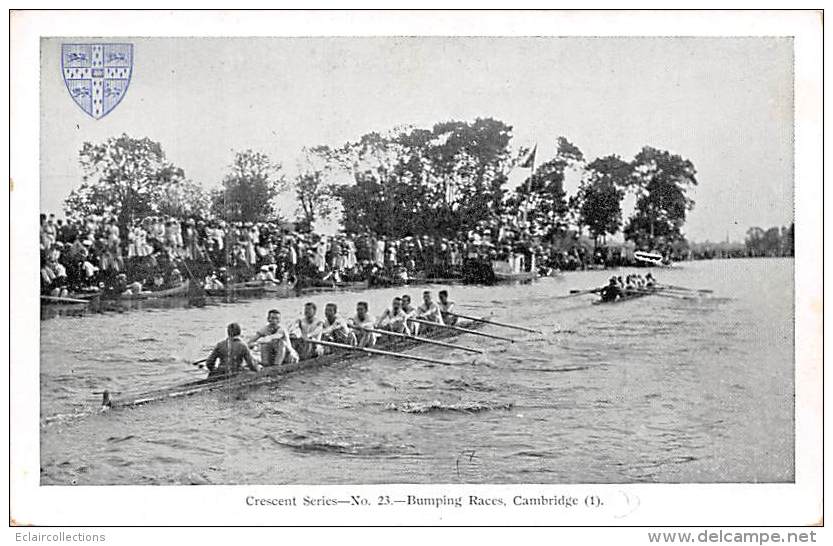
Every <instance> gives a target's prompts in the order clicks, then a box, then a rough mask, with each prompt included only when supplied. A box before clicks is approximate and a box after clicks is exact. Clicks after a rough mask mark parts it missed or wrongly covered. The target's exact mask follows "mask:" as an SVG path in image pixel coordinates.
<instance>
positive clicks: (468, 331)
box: [408, 318, 515, 343]
mask: <svg viewBox="0 0 833 546" xmlns="http://www.w3.org/2000/svg"><path fill="white" fill-rule="evenodd" d="M408 320H409V321H411V322H418V323H419V324H426V325H428V326H432V327H434V328H445V329H447V330H454V331H455V332H461V333H464V334H474V335H476V336H483V337H489V338H492V339H499V340H501V341H508V342H510V343H515V340H514V339H512V338H508V337H503V336H496V335H494V334H487V333H485V332H478V331H477V330H469V329H468V328H460V327H459V326H451V325H450V324H440V323H439V322H430V321H428V320H422V319H417V318H409V319H408Z"/></svg>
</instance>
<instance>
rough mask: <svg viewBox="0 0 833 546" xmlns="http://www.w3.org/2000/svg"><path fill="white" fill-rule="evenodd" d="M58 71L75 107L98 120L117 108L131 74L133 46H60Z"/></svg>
mask: <svg viewBox="0 0 833 546" xmlns="http://www.w3.org/2000/svg"><path fill="white" fill-rule="evenodd" d="M61 69H62V71H63V74H64V83H66V84H67V90H69V94H70V96H71V97H72V100H74V101H75V103H76V104H78V106H80V107H81V109H82V110H84V111H85V112H86V113H87V114H89V115H90V116H92V117H93V118H95V119H101V118H103V117H104V116H106V115H107V114H109V113H110V112H112V111H113V109H114V108H115V107H116V106H118V105H119V103H120V102H121V100H122V99H123V98H124V95H125V93H127V86H128V85H130V75H131V73H132V72H133V44H62V45H61Z"/></svg>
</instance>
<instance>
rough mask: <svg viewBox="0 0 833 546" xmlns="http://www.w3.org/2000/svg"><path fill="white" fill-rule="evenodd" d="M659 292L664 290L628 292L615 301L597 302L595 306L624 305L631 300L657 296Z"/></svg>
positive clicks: (648, 289)
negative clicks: (652, 295)
mask: <svg viewBox="0 0 833 546" xmlns="http://www.w3.org/2000/svg"><path fill="white" fill-rule="evenodd" d="M657 292H662V288H640V289H638V290H635V291H631V292H626V293H625V294H624V295H623V296H622V297H619V298H616V299H615V300H610V301H603V300H596V301H594V302H593V305H606V304H609V303H622V302H625V301H629V300H636V299H639V298H644V297H645V296H650V295H651V294H656V293H657Z"/></svg>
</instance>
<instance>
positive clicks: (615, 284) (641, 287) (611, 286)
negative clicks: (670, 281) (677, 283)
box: [599, 273, 657, 301]
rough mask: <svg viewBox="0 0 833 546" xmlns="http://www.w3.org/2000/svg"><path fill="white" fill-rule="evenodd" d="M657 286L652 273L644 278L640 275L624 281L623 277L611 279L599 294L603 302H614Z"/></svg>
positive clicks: (630, 276)
mask: <svg viewBox="0 0 833 546" xmlns="http://www.w3.org/2000/svg"><path fill="white" fill-rule="evenodd" d="M656 284H657V282H656V279H654V276H653V275H651V274H650V273H648V274H647V275H645V276H644V277H643V276H642V275H638V274H633V275H628V276H626V277H625V278H624V280H623V279H622V277H621V276H619V277H611V278H610V282H609V283H608V285H607V286H605V287H604V288H602V289H601V290H600V291H599V294H600V295H601V297H602V301H614V300H616V299H618V298H624V297H626V296H630V295H633V294H636V293H639V292H644V291H645V290H651V289H653V288H654V287H655V286H656Z"/></svg>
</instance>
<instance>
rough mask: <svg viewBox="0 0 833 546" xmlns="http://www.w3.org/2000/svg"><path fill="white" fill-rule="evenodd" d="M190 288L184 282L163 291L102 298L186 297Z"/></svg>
mask: <svg viewBox="0 0 833 546" xmlns="http://www.w3.org/2000/svg"><path fill="white" fill-rule="evenodd" d="M190 286H191V284H190V281H187V280H186V281H184V282H183V283H182V284H180V285H179V286H174V287H173V288H166V289H164V290H147V291H145V292H139V293H137V294H109V295H105V296H103V298H104V299H108V300H123V301H133V300H149V299H156V298H175V297H178V296H186V295H188V289H189V287H190Z"/></svg>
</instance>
